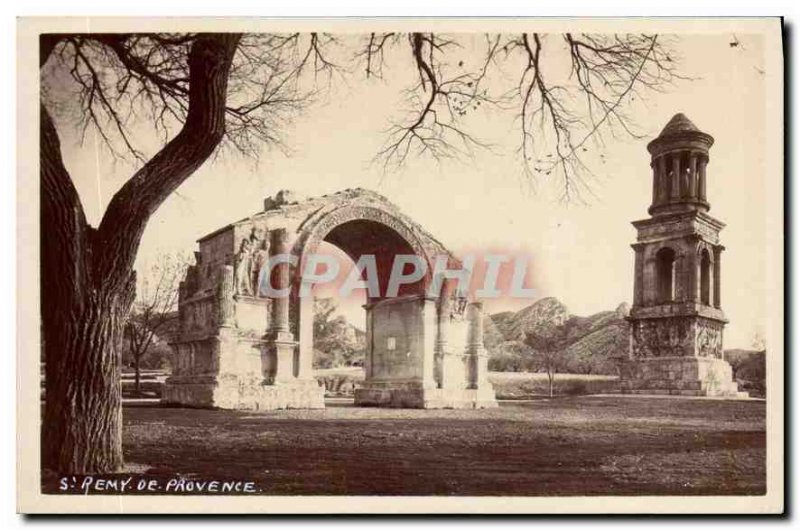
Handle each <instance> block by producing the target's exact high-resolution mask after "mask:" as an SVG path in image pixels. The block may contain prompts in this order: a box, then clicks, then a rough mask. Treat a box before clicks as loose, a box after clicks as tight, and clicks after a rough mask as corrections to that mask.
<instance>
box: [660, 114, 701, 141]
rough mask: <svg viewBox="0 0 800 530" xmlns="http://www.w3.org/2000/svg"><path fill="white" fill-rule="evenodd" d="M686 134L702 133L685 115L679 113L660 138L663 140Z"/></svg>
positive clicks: (670, 121) (663, 130)
mask: <svg viewBox="0 0 800 530" xmlns="http://www.w3.org/2000/svg"><path fill="white" fill-rule="evenodd" d="M685 132H700V129H698V128H697V126H696V125H695V124H694V123H692V121H691V120H690V119H689V118H687V117H686V115H685V114H683V113H682V112H679V113H678V114H676V115H675V116H673V117H672V119H671V120H669V123H667V125H666V126H665V127H664V128H663V129H662V130H661V134H659V135H658V137H659V138H663V137H664V136H673V135H675V134H681V133H685Z"/></svg>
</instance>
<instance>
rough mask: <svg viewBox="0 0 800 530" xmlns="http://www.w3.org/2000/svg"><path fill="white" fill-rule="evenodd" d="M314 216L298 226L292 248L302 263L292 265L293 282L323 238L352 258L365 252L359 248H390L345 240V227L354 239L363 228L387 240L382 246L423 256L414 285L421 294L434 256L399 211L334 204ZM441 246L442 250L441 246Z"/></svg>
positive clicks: (378, 249)
mask: <svg viewBox="0 0 800 530" xmlns="http://www.w3.org/2000/svg"><path fill="white" fill-rule="evenodd" d="M315 217H316V218H315V219H312V220H310V222H307V223H304V224H303V225H302V226H301V227H300V228H299V234H298V238H297V242H296V243H295V245H294V248H293V249H292V252H293V253H294V254H295V255H296V256H297V258H298V263H299V264H301V266H298V267H296V268H295V274H294V278H293V281H294V284H295V285H296V286H299V283H300V281H301V278H300V275H301V273H302V264H303V263H304V260H305V259H306V258H307V256H309V255H310V254H312V253H314V252H316V251H317V250H318V249H319V246H320V244H321V243H322V242H323V241H326V242H330V243H333V244H334V245H336V246H337V247H339V248H340V249H341V250H343V251H344V252H345V253H346V254H348V255H349V256H350V257H351V259H353V261H356V260H357V259H358V255H359V254H364V253H366V252H360V251H362V250H377V251H380V250H391V248H384V249H380V248H372V249H369V248H366V249H365V248H364V245H363V241H362V242H361V243H362V244H359V242H358V241H352V240H351V241H347V239H348V236H347V234H345V233H343V230H344V228H345V227H349V228H352V229H353V232H355V233H354V234H351V237H352V238H353V239H358V236H359V235H364V232H370V229H372V230H373V232H372V235H373V236H375V235H377V236H378V237H381V236H383V237H385V240H384V241H383V243H384V244H385V243H389V245H386V246H385V247H392V246H394V247H395V248H394V250H397V251H399V250H403V251H405V252H406V253H408V252H410V253H412V254H414V255H416V256H419V257H421V258H423V259H424V260H425V264H426V273H425V276H424V277H423V280H422V283H421V285H419V286H417V287H418V290H419V293H418V294H422V291H424V289H425V288H427V286H428V284H429V283H430V281H431V270H432V265H433V260H434V259H435V256H431V255H430V252H429V250H428V249H427V248H425V245H424V244H423V243H422V241H421V240H420V238H419V237H418V236H417V235H416V234H415V233H414V229H413V227H412V225H411V224H410V223H409V222H408V221H406V220H405V219H403V217H402V216H401V215H397V214H395V213H393V212H390V211H387V210H386V209H382V208H378V207H376V206H369V205H363V204H354V205H353V204H348V205H344V206H337V207H334V208H333V209H331V210H329V211H326V212H324V213H323V214H322V215H318V216H315ZM359 232H360V234H359ZM370 243H372V242H370ZM440 250H442V251H444V249H443V248H442V249H440ZM378 265H379V276H382V274H381V273H383V272H386V271H384V270H383V269H382V267H381V266H382V265H385V264H384V263H379V264H378ZM381 287H382V288H383V287H384V286H383V285H382V286H381Z"/></svg>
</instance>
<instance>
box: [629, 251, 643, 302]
mask: <svg viewBox="0 0 800 530" xmlns="http://www.w3.org/2000/svg"><path fill="white" fill-rule="evenodd" d="M631 248H633V251H634V254H635V258H634V264H633V305H635V306H642V305H644V285H643V280H644V246H643V245H641V244H639V243H634V244H633V245H631Z"/></svg>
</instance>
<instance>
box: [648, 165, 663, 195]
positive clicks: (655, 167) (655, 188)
mask: <svg viewBox="0 0 800 530" xmlns="http://www.w3.org/2000/svg"><path fill="white" fill-rule="evenodd" d="M650 168H651V169H652V170H653V205H656V204H658V195H659V189H658V188H659V186H660V185H661V181H660V180H661V179H660V178H659V174H658V164H657V163H655V162H653V163H651V164H650Z"/></svg>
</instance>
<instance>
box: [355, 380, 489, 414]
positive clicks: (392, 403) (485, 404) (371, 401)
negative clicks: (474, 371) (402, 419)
mask: <svg viewBox="0 0 800 530" xmlns="http://www.w3.org/2000/svg"><path fill="white" fill-rule="evenodd" d="M355 405H356V406H357V407H388V408H409V409H488V408H494V407H497V399H496V398H495V394H494V389H493V388H492V385H490V384H488V383H486V384H485V385H482V386H481V387H480V388H425V387H424V386H422V384H421V383H399V382H391V383H389V382H383V383H378V382H372V383H366V385H365V386H364V387H362V388H357V389H356V390H355Z"/></svg>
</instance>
